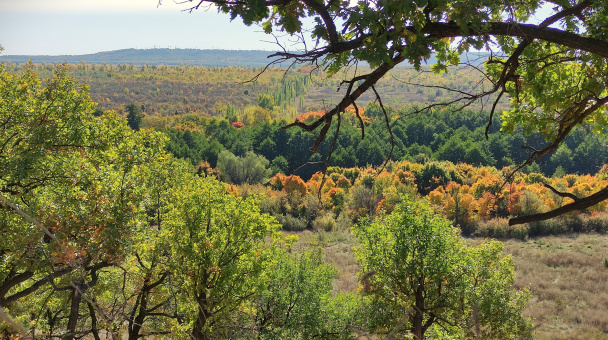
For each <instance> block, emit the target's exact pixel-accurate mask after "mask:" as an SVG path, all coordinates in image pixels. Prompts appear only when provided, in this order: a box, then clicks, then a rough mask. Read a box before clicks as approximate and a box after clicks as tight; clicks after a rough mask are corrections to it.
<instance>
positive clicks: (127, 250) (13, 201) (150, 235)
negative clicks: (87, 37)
mask: <svg viewBox="0 0 608 340" xmlns="http://www.w3.org/2000/svg"><path fill="white" fill-rule="evenodd" d="M0 67H1V69H0V72H1V75H2V82H1V83H0V90H1V91H2V92H1V93H2V98H3V99H2V100H1V101H0V104H1V105H0V111H1V113H2V122H3V125H2V135H1V138H2V143H3V147H2V149H1V152H2V162H3V167H2V170H1V171H2V172H1V173H0V176H2V177H1V179H2V187H1V190H0V193H1V199H2V201H3V205H2V209H1V210H0V212H1V213H2V214H3V222H2V224H1V225H0V228H1V229H2V235H3V236H5V240H6V242H4V243H3V245H2V246H1V249H0V255H1V256H2V267H1V269H0V306H2V307H3V308H6V310H7V312H8V314H9V315H10V316H11V318H10V320H12V321H13V322H15V324H14V325H10V324H9V323H6V322H3V323H2V324H1V325H0V331H1V332H2V334H3V335H2V336H6V337H10V336H16V334H18V333H21V335H22V336H23V337H24V336H25V335H26V334H32V335H33V336H34V337H40V338H68V339H74V338H79V337H82V336H92V337H93V338H95V339H100V338H103V337H111V338H117V337H120V336H123V337H128V338H129V339H137V338H140V337H142V336H157V337H167V338H196V339H211V338H243V339H246V338H258V339H282V338H301V339H310V338H328V339H329V338H331V339H334V338H345V339H346V338H353V337H356V336H358V335H360V336H361V335H362V336H367V335H372V334H373V335H376V336H385V335H386V336H390V334H392V333H393V332H396V333H401V334H418V335H420V336H421V337H431V338H445V337H448V336H450V337H457V338H479V337H482V338H512V337H515V336H519V337H522V338H531V337H532V322H531V319H530V318H529V317H528V316H527V315H525V314H524V313H523V310H524V308H525V305H526V301H528V300H529V299H530V293H529V291H528V290H527V289H525V288H524V287H521V286H518V287H514V275H513V270H514V267H513V262H512V259H511V257H509V256H505V255H504V254H503V252H502V244H501V243H500V242H497V241H489V240H488V241H483V242H479V243H477V244H471V243H470V242H467V241H466V240H465V239H464V238H462V237H461V236H478V237H479V236H480V237H492V238H500V239H506V238H512V239H518V240H526V239H529V238H531V237H537V236H541V235H557V234H569V233H573V232H594V233H605V232H606V231H608V214H607V213H606V204H605V202H604V203H602V204H600V205H597V206H595V207H593V208H592V209H587V210H586V211H583V212H582V213H581V214H576V215H567V216H564V217H562V218H560V219H554V220H550V221H545V222H539V223H533V224H529V225H523V226H517V227H510V226H509V225H508V223H507V220H506V218H507V217H509V216H516V215H519V214H529V213H536V212H540V211H544V210H547V209H554V208H555V207H558V206H560V205H563V204H566V203H567V202H569V201H572V200H573V199H572V198H564V197H561V196H560V195H558V194H556V193H554V192H552V191H551V190H550V189H549V188H548V187H546V186H545V185H544V184H549V185H551V186H552V187H554V188H559V189H560V190H563V191H569V192H572V193H574V194H575V195H576V196H579V197H581V196H585V195H589V194H590V193H592V192H594V191H597V190H598V188H601V187H603V186H606V185H607V183H608V170H607V169H606V167H605V166H604V164H605V163H608V162H607V157H608V155H606V148H604V147H602V145H604V144H605V140H604V139H602V138H603V137H602V136H601V135H597V134H592V133H590V132H589V131H587V129H585V127H584V126H583V127H581V128H579V129H577V130H576V131H574V132H573V133H572V134H571V136H569V137H568V139H566V140H565V142H564V144H563V145H562V146H561V147H560V149H558V151H557V152H556V153H555V154H553V155H552V156H551V157H549V158H548V159H547V160H546V161H545V162H543V163H538V164H533V165H531V166H528V167H526V168H525V169H524V171H522V172H520V173H519V174H518V175H516V176H515V177H513V178H512V179H511V180H510V181H509V182H506V179H507V177H508V175H509V173H510V171H511V170H512V167H511V166H512V165H513V164H517V163H521V162H522V161H524V160H525V159H527V157H528V153H527V151H526V150H527V149H526V148H525V147H535V148H538V147H541V146H542V145H543V143H544V141H543V139H542V138H541V136H540V135H536V134H533V133H529V134H526V131H521V130H518V129H515V130H514V131H513V132H512V133H510V134H507V133H499V130H500V129H501V128H505V126H504V124H503V122H502V121H501V119H500V118H499V117H495V118H494V119H493V121H492V124H491V125H490V127H489V137H488V138H487V139H486V138H485V131H486V126H487V124H488V122H489V121H490V116H489V114H488V113H487V112H485V111H479V110H473V109H471V110H460V111H457V112H450V110H449V107H446V108H445V109H444V110H440V109H437V110H432V111H430V112H425V113H420V114H411V113H412V112H415V111H417V110H418V108H419V107H421V106H423V105H424V103H409V102H407V103H406V102H405V101H404V102H397V101H394V102H393V104H394V105H391V106H387V107H386V108H387V113H388V116H387V117H385V116H384V113H383V111H382V109H381V107H380V105H379V104H378V103H375V102H374V101H371V100H370V102H368V103H366V106H365V107H363V106H361V107H357V108H356V109H355V107H351V108H349V109H347V110H346V112H345V114H344V116H343V118H342V121H341V122H342V123H341V125H340V134H339V135H338V138H337V140H336V144H335V148H334V150H333V152H332V157H331V161H330V163H329V167H328V168H327V169H325V165H327V163H325V162H324V157H325V156H326V155H328V154H329V152H330V149H331V144H332V140H331V139H329V140H327V141H325V142H323V143H322V144H321V146H320V147H319V150H318V153H311V152H310V151H309V148H310V147H311V146H312V145H313V144H314V140H315V137H316V136H315V135H314V134H312V133H307V132H304V131H302V130H299V129H283V128H282V127H283V126H285V125H286V124H287V122H288V121H291V120H293V119H296V118H297V119H298V120H299V121H303V122H306V121H310V120H312V119H315V118H316V117H319V116H320V115H322V114H323V112H324V111H323V108H319V107H314V108H313V107H311V105H308V104H305V103H307V102H308V100H311V102H312V99H311V97H307V99H302V101H301V103H300V104H302V105H300V104H298V102H299V101H300V98H302V97H303V95H302V93H304V94H307V95H308V96H310V93H313V92H314V91H319V92H317V93H322V91H325V90H323V89H327V88H331V87H332V86H336V85H337V81H333V80H331V79H330V80H328V82H329V83H330V85H318V86H317V85H315V82H316V80H314V79H315V78H314V77H322V75H321V74H318V75H315V76H311V75H310V74H309V73H308V72H309V71H310V69H309V68H307V69H296V70H293V71H289V72H287V73H285V71H284V70H269V71H267V72H265V73H263V74H262V75H261V76H260V78H259V79H258V81H259V82H258V83H251V84H247V85H238V84H237V83H236V82H237V81H238V79H237V78H234V77H236V75H238V74H240V75H241V76H242V77H244V78H248V77H249V76H251V77H253V76H255V75H256V74H257V73H259V71H261V69H256V68H203V67H193V66H175V67H169V66H159V67H155V68H153V67H148V66H143V67H134V66H129V65H122V66H121V65H119V66H108V65H88V64H78V65H71V66H62V67H55V66H51V65H29V66H27V65H26V66H17V65H14V64H8V65H4V64H2V65H1V66H0ZM399 71H401V72H406V73H407V72H409V71H408V70H407V69H405V68H404V69H403V70H399ZM40 74H42V75H44V74H51V75H50V77H49V78H48V79H44V80H42V79H40V77H39V75H40ZM151 75H154V76H153V77H152V76H151ZM185 75H187V76H185ZM70 76H73V78H72V77H70ZM230 76H232V78H231V77H230ZM150 77H152V78H154V77H157V78H158V79H156V80H154V81H160V78H161V77H165V78H166V80H163V82H164V83H163V84H164V87H162V88H163V90H162V91H168V90H167V88H168V86H169V85H168V84H172V85H171V86H177V87H175V89H176V90H177V89H180V87H179V86H182V85H183V86H185V87H183V88H181V90H180V91H182V92H180V93H179V95H180V96H182V98H184V100H182V101H181V102H180V103H178V104H175V103H173V102H172V99H167V101H166V103H167V109H166V110H169V111H172V110H174V109H175V110H180V109H179V108H180V107H181V106H180V105H182V104H183V105H186V104H189V103H190V102H189V101H188V99H187V98H189V97H188V95H186V93H189V91H188V87H186V85H185V84H190V85H187V86H191V83H192V82H193V80H194V79H204V80H205V81H209V82H210V83H211V81H212V80H213V79H215V80H218V84H217V85H215V86H217V87H219V88H222V91H219V92H217V94H216V96H217V97H218V98H223V97H222V96H223V95H225V94H226V93H234V94H233V97H232V98H237V97H239V98H241V97H244V98H245V99H244V100H242V101H240V102H239V101H237V100H235V101H234V102H232V101H229V99H230V97H229V98H224V100H225V102H221V101H220V100H219V99H217V100H216V101H214V103H213V105H211V108H208V107H207V106H201V108H200V109H193V110H190V111H188V110H186V111H185V112H182V113H180V112H177V114H175V113H172V114H162V112H158V111H156V112H155V111H154V110H153V109H152V108H159V107H163V106H162V105H161V104H162V103H163V102H162V101H160V100H159V101H154V99H155V98H162V97H161V95H158V96H157V97H153V96H152V97H150V98H149V99H147V100H149V101H146V100H142V101H138V100H135V99H138V98H139V97H137V95H136V93H135V92H131V88H133V89H137V86H147V85H146V84H147V82H148V81H150ZM172 77H175V78H177V79H180V78H179V77H184V78H183V79H184V81H183V83H179V84H182V85H175V84H177V83H175V84H173V83H172V82H173V80H170V79H172ZM189 77H191V78H189ZM186 78H188V79H190V80H186ZM75 79H87V83H88V86H82V87H81V85H80V84H79V83H78V82H77V81H75ZM139 79H141V81H139ZM154 79H155V78H154ZM219 79H231V81H228V80H224V81H225V84H232V85H230V86H228V85H226V86H225V87H222V86H223V85H222V83H221V82H219ZM239 79H240V78H239ZM430 79H431V81H434V82H440V81H444V80H440V79H439V78H432V77H431V78H430ZM332 82H333V83H332ZM127 83H128V84H129V85H128V86H129V87H130V89H129V91H128V93H127V91H123V93H124V94H121V96H123V97H121V98H123V99H122V101H116V102H114V100H109V101H108V100H106V101H105V102H101V101H100V102H99V103H95V102H94V101H93V100H95V95H93V97H92V98H91V97H90V96H89V92H88V91H89V87H90V89H91V93H95V91H99V90H96V88H104V87H105V88H109V89H112V88H117V87H122V86H124V85H125V84H127ZM231 86H232V87H231ZM242 86H245V90H243V87H242ZM247 86H250V87H247ZM315 86H316V87H317V90H315ZM383 86H385V87H383V89H384V90H386V93H389V96H390V93H391V92H390V91H389V89H394V91H395V93H397V92H398V91H399V90H398V89H399V87H400V86H409V85H404V83H401V82H399V81H395V83H394V84H388V83H387V84H385V85H383ZM158 88H159V91H158V92H162V91H161V90H160V88H161V87H160V86H159V87H158ZM380 88H382V87H380V86H379V89H380ZM184 90H185V91H184ZM288 90H289V91H288ZM101 91H102V92H97V93H98V95H99V93H104V92H103V91H108V90H101ZM231 91H232V92H231ZM237 91H238V93H242V95H240V96H237V95H236V93H237ZM244 91H250V92H248V93H245V92H244ZM433 91H435V93H434V95H435V97H433V98H434V99H437V98H441V94H440V93H438V92H437V88H434V90H433ZM200 92H201V93H203V91H200ZM108 93H109V92H108ZM162 93H165V92H162ZM204 93H207V94H209V93H211V90H210V89H206V90H205V92H204ZM405 93H408V91H405ZM431 95H432V94H431ZM175 96H178V94H177V93H176V94H175ZM116 98H118V97H116ZM427 99H429V98H427ZM184 102H186V103H185V104H184ZM111 108H113V109H111ZM357 112H359V115H360V117H359V118H358V117H357ZM386 118H388V124H389V125H390V126H391V131H392V133H393V136H394V144H395V146H394V149H393V150H392V153H391V151H390V149H391V148H390V146H391V138H390V135H389V132H388V129H387V126H386V124H387V120H386ZM336 128H337V127H336V126H334V127H332V129H330V131H329V135H334V133H335V132H336V131H335V129H336ZM362 133H364V135H365V137H364V138H362ZM522 146H523V148H522ZM389 155H390V158H389ZM387 160H390V161H389V162H388V163H387V164H384V163H385V161H387ZM309 162H310V163H311V164H308V165H307V164H306V163H309ZM383 164H384V165H383ZM324 169H325V172H322V170H324ZM281 231H283V232H285V233H282V232H281ZM307 232H313V233H314V234H316V235H319V236H318V241H310V236H307V235H308V234H307ZM327 235H336V236H332V237H340V238H343V239H345V240H348V241H347V242H349V243H348V244H352V246H354V249H355V250H354V253H353V251H352V250H351V251H350V256H352V257H353V258H356V259H357V264H356V266H355V269H354V270H353V272H351V274H350V275H353V276H354V275H355V274H354V273H355V272H356V273H358V274H357V275H358V279H356V280H357V282H358V283H357V284H355V286H354V287H353V286H350V285H349V286H347V287H342V286H340V284H337V283H336V282H337V281H336V280H337V277H340V276H341V275H344V272H345V269H344V268H341V267H334V266H332V265H331V264H330V263H332V261H330V260H331V258H329V257H328V255H327V252H326V250H325V249H321V248H322V247H321V248H320V247H319V246H320V245H322V244H323V241H322V240H321V239H322V238H327V237H328V236H327ZM300 238H302V240H304V241H302V240H300ZM303 242H304V243H305V242H311V243H310V244H308V245H305V244H303ZM352 246H351V247H350V248H352ZM420 254H424V255H423V256H420ZM387 263H388V264H390V265H387ZM351 280H352V279H351ZM410 280H423V281H424V282H425V285H424V292H423V293H422V294H423V295H422V296H424V299H422V300H420V299H419V298H420V296H421V295H420V294H421V293H420V291H419V290H418V289H414V288H412V285H410V283H411V281H410ZM336 287H338V288H336ZM416 299H418V300H416ZM412 301H417V302H416V305H415V306H412V303H413V302H412ZM420 320H426V321H425V322H424V323H421V321H420Z"/></svg>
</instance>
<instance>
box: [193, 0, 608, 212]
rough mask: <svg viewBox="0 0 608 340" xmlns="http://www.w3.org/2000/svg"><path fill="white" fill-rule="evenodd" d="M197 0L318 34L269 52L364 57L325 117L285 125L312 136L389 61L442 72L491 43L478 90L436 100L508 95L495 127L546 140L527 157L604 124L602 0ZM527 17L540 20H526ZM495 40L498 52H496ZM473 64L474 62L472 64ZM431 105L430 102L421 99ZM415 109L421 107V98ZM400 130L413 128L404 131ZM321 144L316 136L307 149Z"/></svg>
mask: <svg viewBox="0 0 608 340" xmlns="http://www.w3.org/2000/svg"><path fill="white" fill-rule="evenodd" d="M202 3H212V4H216V5H217V6H218V7H219V9H220V10H221V11H223V12H225V13H229V14H230V16H231V18H232V19H234V18H236V17H241V18H242V19H243V22H244V23H245V24H246V25H251V24H252V23H259V24H261V25H262V27H263V29H264V31H265V32H266V33H271V32H272V31H273V30H280V31H284V32H287V33H289V34H293V35H296V36H298V37H300V34H303V35H308V37H309V38H311V40H314V41H316V42H317V45H315V48H314V49H306V48H303V49H302V51H303V52H299V53H292V52H287V51H285V52H279V53H275V54H274V55H273V56H274V57H276V58H277V60H275V61H274V62H279V61H292V62H294V63H310V62H313V63H315V62H321V63H322V64H324V65H323V66H324V67H325V69H326V70H327V71H328V73H329V75H332V74H336V73H338V72H339V71H340V70H343V69H348V67H350V66H352V65H353V64H355V65H356V64H357V63H359V62H366V63H368V64H369V65H370V66H371V68H372V70H371V72H369V73H367V74H363V75H359V74H354V75H353V76H352V78H351V79H346V80H345V81H344V82H343V83H345V84H346V85H347V86H344V92H343V97H342V99H341V100H340V101H338V102H337V103H336V105H335V106H334V107H333V108H332V109H331V110H328V111H327V112H326V113H325V114H324V115H323V116H322V117H320V118H318V119H317V120H315V121H313V122H311V123H309V124H307V123H303V122H299V121H295V122H294V123H292V124H290V125H289V127H300V128H303V129H305V130H307V131H312V130H315V129H319V137H318V138H319V140H322V139H324V138H325V137H326V136H328V130H329V126H330V125H331V124H332V123H334V121H335V120H337V119H334V118H336V117H338V115H339V114H340V113H342V112H344V110H346V109H347V108H348V107H349V106H350V105H352V104H355V102H356V101H357V100H358V99H359V98H361V96H362V95H363V94H365V93H366V92H367V91H368V90H372V92H374V93H373V95H375V96H378V93H377V91H376V90H375V88H373V87H374V85H375V84H377V83H378V81H379V80H380V79H382V78H383V77H385V76H386V75H387V74H388V72H389V71H390V70H392V69H393V68H394V67H395V66H396V65H398V64H400V63H404V62H405V63H410V64H412V65H414V67H415V68H416V69H417V70H420V71H421V67H422V66H421V65H422V64H423V62H427V61H430V59H431V57H434V58H435V63H434V64H433V65H431V66H430V68H431V70H432V71H434V72H436V73H439V72H447V71H448V70H449V68H448V66H450V65H458V64H459V62H460V60H461V54H462V53H464V52H468V51H475V50H479V49H484V48H487V49H488V50H489V49H490V46H492V52H493V53H490V54H489V56H488V58H487V59H486V63H485V68H486V70H485V71H483V78H484V79H485V80H487V85H488V86H487V87H486V86H479V91H478V92H475V91H473V92H471V93H469V92H466V93H463V92H462V89H460V88H457V87H454V88H451V89H450V90H453V91H455V92H456V93H462V94H463V96H462V97H461V98H459V99H457V100H449V101H447V102H445V103H443V105H444V106H445V107H448V108H449V106H450V105H451V104H454V103H456V104H457V106H455V107H453V109H455V110H459V109H462V108H464V107H467V106H468V105H470V104H472V103H474V102H476V101H478V100H484V99H487V98H488V96H491V95H498V96H499V97H502V96H503V95H507V96H508V97H510V99H511V100H510V105H511V109H510V110H508V111H507V112H506V113H504V114H503V123H502V130H503V131H505V132H513V131H515V129H516V128H523V130H524V131H525V132H526V133H527V134H530V133H532V132H538V133H540V134H542V135H543V137H545V139H546V140H547V142H548V143H547V144H546V145H545V146H544V147H542V148H541V149H537V150H536V151H534V152H533V153H532V154H531V156H530V157H529V158H528V159H527V160H526V165H527V164H531V163H533V162H534V161H536V160H537V159H539V158H541V157H543V156H544V155H547V154H549V153H550V152H551V151H553V150H555V149H556V148H557V147H558V146H559V145H560V143H561V142H562V141H563V140H564V139H565V138H566V136H568V134H569V133H570V132H571V131H572V129H573V128H574V127H576V126H577V125H580V124H582V123H585V124H588V125H589V126H590V128H591V129H592V130H593V131H596V132H601V131H603V129H604V128H605V127H606V126H607V125H608V89H607V87H606V83H607V81H608V62H607V60H608V34H606V28H605V27H607V25H608V6H607V5H606V2H605V1H598V0H573V1H566V2H557V3H553V2H552V3H551V4H548V3H547V2H544V1H537V0H524V1H517V2H504V1H482V0H476V1H468V0H456V1H449V2H448V1H420V2H411V1H388V0H382V1H369V0H363V1H358V2H349V1H343V2H329V3H327V4H325V3H318V2H315V1H305V2H303V3H300V2H297V1H294V0H287V1H284V2H280V3H277V2H276V1H274V0H244V1H239V2H226V1H223V0H199V1H195V3H194V5H193V6H192V7H191V9H198V8H199V7H200V6H201V4H202ZM543 6H545V7H543ZM548 7H550V9H548ZM541 13H542V14H541ZM545 13H546V14H545ZM535 16H540V18H538V17H535ZM533 17H535V18H536V19H537V20H538V21H537V23H530V21H531V20H530V19H532V18H533ZM456 38H458V39H456ZM302 40H303V41H305V40H306V39H302ZM290 49H291V48H290ZM496 49H499V50H500V51H499V53H498V54H501V53H502V54H503V55H504V56H505V57H501V58H498V57H496V55H497V53H496V52H498V51H496ZM284 50H287V48H286V47H285V48H284ZM471 66H472V69H477V70H479V68H478V67H477V66H478V65H474V64H473V65H471ZM446 89H447V88H446ZM439 105H441V104H439ZM437 106H438V104H432V105H430V106H427V107H426V109H433V108H436V107H437ZM451 109H452V108H450V110H451ZM412 111H414V112H422V111H425V108H421V109H413V110H412ZM492 111H494V108H493V109H492ZM489 123H491V121H490V122H489ZM389 128H390V127H389ZM407 133H408V136H411V135H412V134H410V131H407ZM329 135H330V136H331V134H329ZM419 143H420V142H419ZM318 145H320V143H319V141H316V142H315V143H314V146H313V147H312V151H313V152H314V151H317V147H318ZM607 198H608V187H606V188H604V189H602V190H601V191H599V192H597V193H596V194H593V195H590V196H588V197H585V198H581V199H579V200H578V201H577V202H574V203H572V204H569V205H566V206H564V207H561V208H558V209H557V210H555V211H551V212H548V213H545V214H541V215H535V216H531V217H525V218H522V217H518V218H513V219H511V220H510V223H511V224H515V223H525V222H529V221H533V220H543V219H547V218H551V217H554V216H556V215H559V214H563V213H566V212H569V211H575V210H580V209H584V208H586V207H589V206H591V205H594V204H596V203H597V202H599V201H602V200H605V199H607Z"/></svg>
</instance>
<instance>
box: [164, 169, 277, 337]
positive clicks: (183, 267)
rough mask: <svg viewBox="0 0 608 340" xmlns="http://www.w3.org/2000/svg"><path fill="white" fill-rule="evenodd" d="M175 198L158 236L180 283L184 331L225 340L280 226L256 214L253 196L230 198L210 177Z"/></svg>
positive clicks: (189, 184)
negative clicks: (161, 238)
mask: <svg viewBox="0 0 608 340" xmlns="http://www.w3.org/2000/svg"><path fill="white" fill-rule="evenodd" d="M177 193H178V196H177V200H176V201H175V202H174V203H173V206H172V208H171V209H170V210H169V212H168V213H167V215H166V218H165V223H164V228H163V231H162V233H163V234H164V235H163V238H164V239H166V240H167V244H166V246H165V249H167V251H169V252H170V264H169V266H170V267H171V270H172V271H173V273H174V275H175V277H177V278H179V282H175V284H178V285H179V287H180V288H179V289H180V290H181V292H182V293H181V294H180V296H181V297H180V299H181V301H182V304H183V307H182V308H183V309H185V318H186V321H185V324H184V325H185V328H186V329H185V330H184V331H186V332H188V333H190V334H191V336H192V337H193V338H194V339H209V338H211V337H220V338H227V337H228V334H230V333H231V332H232V328H233V327H235V326H236V325H237V322H236V321H235V320H234V318H235V316H238V313H240V308H243V307H245V306H246V303H247V301H248V300H249V299H250V298H251V297H252V296H253V294H254V293H255V287H256V286H257V285H256V282H257V280H258V277H259V275H260V274H261V273H262V271H263V270H264V268H265V266H266V265H267V263H268V261H269V260H270V254H271V252H270V247H269V246H268V244H267V243H266V242H265V239H266V237H269V236H272V235H273V233H274V232H275V231H276V230H277V229H278V227H279V225H278V224H277V223H276V220H274V219H273V218H271V217H270V216H268V215H263V214H261V213H260V210H259V205H258V200H257V199H256V198H255V197H254V196H249V197H248V198H247V199H242V198H239V197H236V196H233V195H232V194H229V193H227V192H226V185H225V184H223V183H220V182H219V181H217V180H215V179H213V178H211V177H205V178H196V177H194V178H191V179H190V180H189V181H186V182H185V183H183V186H180V187H179V190H177Z"/></svg>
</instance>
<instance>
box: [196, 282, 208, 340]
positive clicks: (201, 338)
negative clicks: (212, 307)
mask: <svg viewBox="0 0 608 340" xmlns="http://www.w3.org/2000/svg"><path fill="white" fill-rule="evenodd" d="M197 302H198V316H197V318H196V323H195V324H194V329H193V330H192V338H194V339H195V340H207V339H208V337H207V334H205V325H206V324H207V318H209V316H210V314H211V313H209V311H208V310H207V308H208V301H207V293H205V292H203V293H202V294H201V295H200V296H199V297H198V299H197Z"/></svg>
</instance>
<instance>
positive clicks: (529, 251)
mask: <svg viewBox="0 0 608 340" xmlns="http://www.w3.org/2000/svg"><path fill="white" fill-rule="evenodd" d="M299 235H300V239H301V241H300V243H299V244H300V246H301V247H310V246H312V245H317V244H318V245H321V246H323V249H324V253H325V260H326V261H327V262H329V263H333V264H334V265H335V266H336V267H337V268H338V275H337V278H336V281H335V283H334V288H335V289H336V290H340V291H354V290H356V288H357V277H356V273H357V268H358V267H357V264H356V262H355V259H354V252H353V245H354V242H355V239H354V237H353V236H352V235H350V234H348V233H343V232H335V233H310V232H306V233H301V234H299ZM482 241H483V239H481V238H472V239H469V242H470V243H471V244H472V245H476V244H479V243H480V242H482ZM504 245H505V253H506V254H511V255H512V256H513V262H514V264H515V277H516V278H515V285H516V286H517V287H518V288H528V289H529V290H530V291H531V292H532V298H531V299H530V301H529V302H528V307H527V308H526V310H525V312H524V313H525V315H526V316H529V317H531V318H532V319H533V320H534V325H535V327H536V328H535V331H534V339H540V340H549V339H551V340H566V339H572V340H576V339H580V340H583V339H608V268H606V267H605V266H604V259H608V235H597V234H591V235H571V236H559V237H557V236H551V237H540V238H535V239H529V240H526V241H515V240H507V241H505V242H504Z"/></svg>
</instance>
